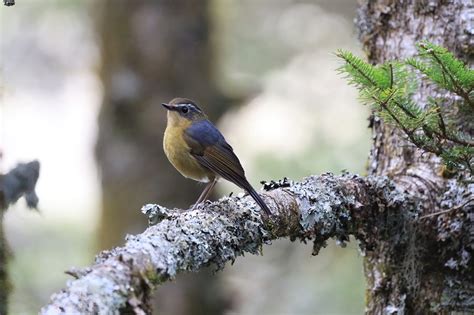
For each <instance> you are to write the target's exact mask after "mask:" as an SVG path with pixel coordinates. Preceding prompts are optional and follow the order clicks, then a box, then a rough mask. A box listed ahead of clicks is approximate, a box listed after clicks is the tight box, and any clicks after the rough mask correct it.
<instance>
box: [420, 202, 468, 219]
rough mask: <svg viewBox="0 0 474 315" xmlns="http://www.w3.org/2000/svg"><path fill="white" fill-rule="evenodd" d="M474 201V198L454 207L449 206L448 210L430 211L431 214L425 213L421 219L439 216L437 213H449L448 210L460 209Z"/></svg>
mask: <svg viewBox="0 0 474 315" xmlns="http://www.w3.org/2000/svg"><path fill="white" fill-rule="evenodd" d="M473 201H474V198H472V199H469V200H467V201H466V202H464V203H462V204H460V205H457V206H454V207H452V208H449V209H447V210H443V211H438V212H434V213H430V214H427V215H424V216H421V217H420V218H419V219H420V220H421V219H426V218H430V217H434V216H437V215H441V214H445V213H448V212H451V211H456V210H459V209H462V208H464V207H465V206H467V205H468V204H469V203H471V202H473Z"/></svg>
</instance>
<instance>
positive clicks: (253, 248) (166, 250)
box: [41, 174, 406, 314]
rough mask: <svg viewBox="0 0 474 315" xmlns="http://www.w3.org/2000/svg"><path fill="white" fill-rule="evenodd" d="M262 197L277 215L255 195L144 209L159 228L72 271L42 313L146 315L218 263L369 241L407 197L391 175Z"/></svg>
mask: <svg viewBox="0 0 474 315" xmlns="http://www.w3.org/2000/svg"><path fill="white" fill-rule="evenodd" d="M263 198H264V199H265V201H266V203H267V204H268V206H269V207H270V209H271V210H272V213H273V215H272V216H271V217H262V216H261V212H260V209H259V208H258V206H257V205H256V204H255V203H254V202H253V200H252V199H251V198H249V197H232V198H231V197H224V198H222V199H220V200H219V201H217V202H213V203H209V202H208V203H206V204H203V205H201V206H200V207H199V208H198V209H197V210H193V211H186V212H182V211H180V210H170V209H167V208H164V207H162V206H159V205H146V206H144V207H143V208H142V211H143V212H144V213H146V214H147V215H148V217H149V218H150V221H151V222H152V223H156V224H155V225H153V226H150V227H149V228H148V229H146V230H145V231H144V232H143V233H141V234H138V235H133V236H131V235H130V236H128V237H127V241H126V244H125V245H124V246H123V247H118V248H115V249H113V250H111V251H104V252H102V253H100V254H99V255H98V256H97V258H96V262H95V264H94V265H93V266H91V267H90V268H86V269H83V270H79V271H78V270H77V269H76V270H73V271H72V272H70V274H73V275H74V276H75V277H77V279H76V280H73V281H70V282H69V283H68V284H67V288H66V289H64V290H63V291H61V292H59V293H56V294H53V296H52V297H51V301H50V304H48V305H46V306H45V307H43V308H42V310H41V313H42V314H58V313H67V314H72V313H81V314H90V313H116V312H117V311H123V310H124V309H131V310H133V311H135V312H136V313H137V314H141V313H145V312H147V311H148V299H149V295H150V293H151V291H152V289H153V287H154V286H155V285H157V284H159V283H162V282H163V281H167V280H170V279H173V278H174V277H175V276H176V274H178V273H180V272H184V271H197V270H199V269H201V268H202V267H204V266H208V265H211V264H213V265H215V266H217V268H218V269H220V268H223V267H224V265H225V263H226V262H228V261H234V260H235V259H236V257H237V256H240V255H243V254H244V253H245V252H249V253H253V254H258V253H260V250H261V246H262V245H263V244H264V243H266V242H268V241H270V240H273V239H276V238H279V237H289V238H290V239H291V240H295V239H297V238H298V239H300V240H302V241H306V240H309V239H312V240H313V242H314V254H317V253H318V251H319V249H320V248H322V247H324V246H326V241H327V240H328V239H329V238H336V239H338V240H340V241H342V242H345V241H347V240H348V239H349V235H350V234H352V235H356V237H358V236H361V237H362V238H363V236H364V235H365V232H364V230H365V229H366V228H367V227H366V226H364V225H366V224H368V222H370V221H371V219H368V218H371V217H373V211H379V209H386V208H387V207H390V206H393V205H397V204H400V202H402V201H403V200H404V199H405V198H406V193H401V192H399V191H398V190H397V189H395V186H394V185H393V184H392V183H391V181H390V180H388V179H387V178H386V177H367V178H363V177H359V176H357V175H351V174H343V175H341V176H334V175H332V174H324V175H322V176H311V177H308V178H306V179H304V180H303V181H301V182H297V183H292V184H291V186H290V187H285V188H277V189H274V190H272V191H269V192H267V193H264V194H263Z"/></svg>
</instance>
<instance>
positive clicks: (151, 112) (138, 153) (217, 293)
mask: <svg viewBox="0 0 474 315" xmlns="http://www.w3.org/2000/svg"><path fill="white" fill-rule="evenodd" d="M94 5H95V4H94ZM100 6H101V10H100V15H98V18H97V23H98V31H99V36H100V47H101V55H102V66H101V70H100V77H101V79H102V82H103V86H104V99H103V103H102V108H101V111H100V116H99V138H98V142H97V149H96V150H97V151H96V152H97V161H98V163H99V168H100V174H101V183H102V212H101V213H102V214H101V217H100V225H99V228H98V231H99V235H98V240H99V247H100V249H105V248H110V247H112V246H116V245H119V244H120V243H122V242H123V238H124V236H125V234H127V233H135V232H139V231H142V230H143V229H144V228H145V227H146V220H145V219H144V217H143V216H142V215H141V214H140V213H139V212H138V211H137V209H139V208H140V207H141V206H142V205H143V203H144V200H149V201H152V200H153V201H157V202H158V201H159V202H160V203H163V204H167V205H168V206H173V207H181V208H187V207H188V206H189V205H190V204H192V203H193V202H194V201H195V199H197V197H198V196H199V194H200V191H201V190H202V189H203V187H202V186H200V185H198V184H196V183H195V182H194V181H190V180H187V179H185V178H183V177H182V176H181V175H180V174H179V173H178V172H176V171H175V170H174V169H173V168H172V166H171V165H170V164H169V163H168V161H167V160H166V157H165V155H164V154H163V149H162V137H163V130H164V129H165V124H166V112H165V111H164V110H163V108H162V107H161V103H162V102H167V101H169V100H170V99H172V98H174V97H177V96H183V97H186V96H192V98H193V99H196V100H197V101H199V103H200V104H205V108H206V112H207V113H208V115H209V116H210V118H211V119H216V118H218V117H219V116H220V114H221V113H222V112H223V111H224V110H225V109H226V107H227V106H228V102H226V101H225V100H224V99H223V97H222V96H221V94H220V93H219V92H218V90H217V89H216V85H215V80H214V78H213V75H212V74H213V66H214V64H213V60H214V58H213V51H212V47H211V42H210V36H209V32H210V27H211V26H210V16H209V7H208V2H207V1H147V0H140V1H129V0H119V1H115V0H114V1H112V0H109V1H105V2H103V3H100ZM178 187H179V188H178ZM218 279H219V278H218V277H209V276H208V275H207V273H206V272H203V273H200V274H195V275H191V276H188V277H185V279H182V281H181V282H179V283H178V284H173V285H171V286H170V288H163V289H162V290H160V292H159V293H158V299H159V300H160V302H161V303H160V304H159V306H158V308H157V309H158V311H159V312H160V313H162V314H190V313H193V314H220V313H222V312H223V308H225V307H226V305H225V304H226V301H225V299H220V298H219V297H222V298H223V291H222V290H218V288H217V287H216V285H217V284H216V282H218V281H219V280H218Z"/></svg>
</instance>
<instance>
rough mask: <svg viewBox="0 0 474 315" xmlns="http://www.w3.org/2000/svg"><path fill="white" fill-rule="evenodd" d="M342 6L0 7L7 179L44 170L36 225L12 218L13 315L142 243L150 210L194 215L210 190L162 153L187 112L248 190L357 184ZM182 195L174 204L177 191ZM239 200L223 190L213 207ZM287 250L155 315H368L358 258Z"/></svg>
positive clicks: (180, 287) (355, 108)
mask: <svg viewBox="0 0 474 315" xmlns="http://www.w3.org/2000/svg"><path fill="white" fill-rule="evenodd" d="M356 5H357V3H356V1H355V0H354V1H350V0H320V1H318V0H312V1H310V0H307V1H303V0H259V1H254V0H244V1H242V0H208V1H204V0H203V1H184V0H180V1H171V0H169V1H166V0H164V1H151V0H150V1H141V0H140V1H138V0H133V1H132V0H109V1H107V0H103V1H92V0H90V1H76V0H57V1H53V0H46V1H39V0H17V3H16V5H15V6H13V7H8V8H7V7H1V8H0V27H1V29H0V36H1V37H0V49H1V55H0V58H1V60H0V63H1V64H0V78H1V79H0V101H1V107H0V150H1V153H2V155H1V157H0V171H2V172H6V171H8V170H9V169H10V168H12V167H13V166H14V165H15V164H16V163H17V162H20V161H27V160H31V159H39V160H40V162H41V163H42V170H41V175H40V179H39V181H38V186H37V192H38V195H39V197H40V205H39V207H40V213H39V214H38V213H34V212H30V211H27V210H26V206H25V205H24V203H23V201H22V202H19V203H18V204H17V205H15V206H13V207H11V208H10V209H9V211H8V212H7V213H6V217H5V221H4V224H5V230H6V232H7V238H8V242H9V244H10V247H11V248H12V253H13V254H12V255H13V257H12V259H11V262H10V267H9V269H10V276H11V279H12V283H13V286H14V289H13V294H12V297H11V305H10V309H11V313H12V314H36V313H37V312H38V310H39V308H40V306H41V305H44V304H45V303H46V302H47V301H48V299H49V296H50V295H51V294H52V293H53V292H55V291H58V290H59V289H60V288H61V287H63V286H64V285H65V283H66V281H67V279H68V278H69V276H67V275H65V274H64V273H63V271H64V270H66V269H68V268H70V267H71V266H85V265H88V264H90V263H91V262H92V261H93V258H94V254H95V253H96V252H97V251H98V250H99V249H105V248H110V247H112V246H116V245H120V244H122V243H123V239H124V237H125V235H126V234H127V233H138V232H140V231H142V230H143V229H144V228H145V227H146V220H145V218H144V217H143V216H142V215H141V213H140V211H139V210H140V207H141V205H143V204H145V203H149V202H155V203H160V204H163V205H166V206H169V207H173V206H177V207H186V206H187V205H189V204H191V203H192V202H194V201H195V199H197V197H198V195H199V192H200V190H201V189H202V186H200V185H199V184H197V183H195V182H193V181H190V180H186V179H184V178H182V177H181V175H179V173H177V172H176V171H175V170H174V169H173V168H172V166H171V165H170V164H169V163H168V162H167V160H166V158H165V156H164V153H163V151H162V145H161V143H162V134H163V132H164V126H165V112H164V110H163V109H162V108H161V106H159V104H160V103H162V102H166V101H168V100H170V99H171V98H173V97H175V96H183V97H188V98H191V99H194V100H196V101H198V102H199V104H200V105H201V106H202V107H203V108H204V109H205V110H206V111H207V112H208V114H209V116H210V117H211V119H212V120H214V121H215V122H216V123H217V124H218V126H219V127H220V129H221V130H222V132H223V133H224V135H225V136H226V138H227V140H228V141H229V142H230V143H231V144H232V145H233V147H234V149H235V151H236V152H237V155H238V156H239V157H240V160H241V162H242V164H243V166H244V168H245V169H246V173H247V175H248V178H249V180H250V182H251V183H252V184H253V185H254V187H256V188H259V187H260V184H259V181H260V180H270V179H280V178H282V177H284V176H286V177H288V178H290V179H295V180H298V179H300V178H302V177H304V176H307V175H310V174H318V173H323V172H327V171H331V172H335V173H340V172H341V171H342V170H349V171H351V172H358V173H364V169H365V161H366V156H367V153H368V150H369V143H370V134H369V130H368V129H367V124H368V122H367V117H368V112H367V110H366V109H365V108H363V107H362V106H360V105H359V104H357V96H356V91H355V90H354V89H353V88H352V87H348V86H347V84H346V83H345V81H344V80H343V78H341V77H340V76H338V74H337V72H336V71H335V69H336V68H337V67H338V62H337V60H336V57H334V55H332V53H333V52H334V51H335V50H336V49H338V48H344V49H349V50H351V51H357V50H360V48H359V45H358V42H357V38H356V34H355V30H354V27H353V18H354V16H355V10H356ZM177 187H179V189H177ZM231 191H234V192H240V190H239V189H238V188H237V187H235V186H232V185H231V184H228V183H219V186H218V191H216V192H215V194H214V198H216V197H218V196H220V195H223V194H228V193H229V192H231ZM347 247H348V248H346V249H341V248H339V247H337V246H336V245H335V244H330V246H328V248H326V249H324V250H323V251H322V253H321V254H320V255H318V256H317V257H312V256H311V249H312V248H311V244H299V243H292V242H289V240H280V241H277V242H274V243H273V244H272V245H270V246H265V247H264V248H263V256H246V257H241V258H239V259H238V260H237V261H236V262H235V264H234V265H233V266H228V268H226V269H225V270H224V271H223V272H219V273H217V274H216V275H214V276H210V275H211V274H212V270H209V271H207V272H204V273H201V274H198V275H197V274H193V275H184V276H180V277H178V278H179V279H178V281H177V282H174V283H170V284H166V285H164V286H162V287H160V288H159V290H158V293H157V295H158V296H157V301H158V302H157V306H156V313H157V314H222V313H224V314H360V313H362V312H363V309H364V278H363V272H362V259H361V257H360V254H359V252H358V250H357V244H355V243H350V244H348V246H347Z"/></svg>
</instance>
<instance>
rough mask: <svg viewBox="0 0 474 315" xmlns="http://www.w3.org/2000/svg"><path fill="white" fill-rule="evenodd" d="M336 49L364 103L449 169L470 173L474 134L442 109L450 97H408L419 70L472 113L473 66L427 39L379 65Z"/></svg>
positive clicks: (416, 83)
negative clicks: (413, 51)
mask: <svg viewBox="0 0 474 315" xmlns="http://www.w3.org/2000/svg"><path fill="white" fill-rule="evenodd" d="M336 55H337V56H338V57H339V58H341V59H343V60H344V64H343V65H342V66H341V67H340V68H339V69H338V71H339V72H340V73H342V74H344V75H345V76H346V78H347V79H348V81H349V83H350V84H352V85H354V86H356V87H357V89H358V90H359V95H360V98H361V100H362V102H363V103H364V104H367V105H370V106H372V108H373V109H374V111H375V113H376V114H377V115H378V116H380V117H381V118H382V119H383V120H384V121H386V122H388V123H390V124H392V125H394V126H396V127H398V128H400V129H401V130H402V131H403V132H404V133H405V135H406V136H407V137H408V139H409V140H410V141H411V142H412V143H413V144H414V145H415V146H417V147H418V148H420V149H423V150H425V151H428V152H432V153H434V154H437V155H438V156H440V157H441V158H442V159H443V160H444V162H445V164H446V167H447V169H448V170H449V173H452V172H453V171H456V170H466V171H468V172H469V173H470V175H471V176H473V175H474V139H473V138H472V136H469V135H468V134H467V133H465V132H463V130H462V128H461V127H459V124H458V123H457V122H456V121H454V119H453V118H452V117H451V116H452V115H447V114H446V113H444V112H443V107H442V104H443V103H445V102H448V101H450V100H448V99H442V98H436V99H435V98H430V99H428V104H424V106H419V104H417V103H416V102H415V101H414V100H413V94H414V93H415V92H416V90H417V89H418V88H419V85H420V82H419V81H420V80H419V79H418V77H417V75H416V74H417V72H419V73H421V74H422V76H423V79H424V80H426V81H427V82H428V83H430V84H435V85H436V86H438V87H439V88H441V89H444V90H447V91H449V92H451V93H454V94H455V95H457V96H458V98H459V99H460V101H458V102H456V104H457V105H458V106H459V109H460V110H463V111H466V110H467V111H468V112H469V113H470V115H471V116H474V70H472V69H469V68H468V67H467V66H466V65H465V64H464V63H463V62H462V61H461V60H459V59H457V58H456V57H455V56H454V55H453V54H451V53H450V52H449V51H448V50H446V49H445V48H443V47H440V46H437V45H434V44H432V43H429V42H421V43H419V44H418V55H417V56H415V57H413V58H409V59H407V60H404V61H390V62H387V63H384V64H382V65H371V64H369V63H368V62H366V61H365V60H363V59H361V58H359V57H357V56H355V55H353V54H352V53H351V52H348V51H344V50H339V51H337V53H336ZM468 123H469V122H468Z"/></svg>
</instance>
